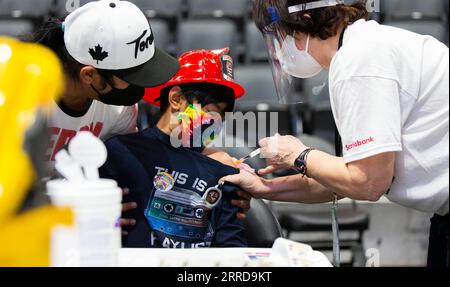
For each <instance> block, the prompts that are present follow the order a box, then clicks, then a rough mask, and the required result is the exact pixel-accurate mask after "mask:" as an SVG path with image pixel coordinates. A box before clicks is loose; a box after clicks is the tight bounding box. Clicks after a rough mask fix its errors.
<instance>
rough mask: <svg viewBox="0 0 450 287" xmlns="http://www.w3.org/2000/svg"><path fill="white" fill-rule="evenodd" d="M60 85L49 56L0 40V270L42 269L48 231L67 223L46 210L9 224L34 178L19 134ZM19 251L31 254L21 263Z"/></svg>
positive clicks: (52, 57) (34, 47)
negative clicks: (18, 267) (7, 266)
mask: <svg viewBox="0 0 450 287" xmlns="http://www.w3.org/2000/svg"><path fill="white" fill-rule="evenodd" d="M63 83H64V77H63V72H62V68H61V65H60V63H59V60H58V58H57V57H56V55H54V53H53V52H52V51H50V50H49V49H47V48H44V47H42V46H39V45H36V44H29V43H23V42H20V41H17V40H14V39H11V38H6V37H0V266H2V265H3V264H10V263H11V264H18V265H27V266H42V265H46V264H48V252H46V251H48V249H49V247H48V246H49V242H48V238H49V230H50V227H51V225H53V224H55V223H57V222H61V223H68V222H69V223H70V220H69V214H68V213H67V211H65V212H62V211H59V210H56V209H51V208H44V209H41V210H36V211H33V213H30V214H28V215H22V217H20V218H15V217H16V216H17V212H18V210H19V208H20V206H21V205H22V203H23V201H24V199H25V197H26V194H27V192H28V190H29V189H30V186H31V184H32V182H33V180H34V176H35V175H34V172H33V167H32V164H31V162H30V159H29V157H28V155H27V154H26V153H25V151H24V150H23V146H24V138H25V133H26V131H27V129H28V128H29V127H30V126H31V125H32V124H33V122H34V119H35V114H36V111H37V110H38V109H44V110H45V109H48V107H49V106H50V104H51V103H52V101H53V100H54V99H55V98H56V97H57V96H59V95H60V94H61V93H62V91H63V87H64V85H63ZM19 243H20V244H19ZM32 247H33V248H35V249H34V251H33V249H32ZM39 249H41V250H42V251H40V250H39ZM6 250H9V253H8V252H6ZM25 251H27V252H35V253H34V254H32V253H28V257H25V256H23V255H24V254H22V252H25ZM4 252H6V253H4ZM14 254H17V257H16V258H14ZM44 254H45V256H44ZM5 256H6V257H5ZM11 256H12V257H11ZM27 258H29V260H28V259H27ZM21 260H24V261H21ZM27 260H28V261H27Z"/></svg>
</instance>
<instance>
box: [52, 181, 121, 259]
mask: <svg viewBox="0 0 450 287" xmlns="http://www.w3.org/2000/svg"><path fill="white" fill-rule="evenodd" d="M47 191H48V195H49V196H50V198H51V201H52V203H53V204H54V205H56V206H64V207H71V208H72V209H73V211H74V214H75V227H74V228H72V229H67V228H62V227H60V228H56V229H55V231H54V235H53V242H52V265H53V266H58V267H73V266H80V267H116V266H118V265H119V262H118V258H119V251H120V248H121V229H120V216H121V211H122V205H121V202H122V190H121V189H120V188H119V187H118V186H117V183H116V182H115V181H113V180H97V181H80V182H69V181H66V180H55V181H50V182H48V183H47Z"/></svg>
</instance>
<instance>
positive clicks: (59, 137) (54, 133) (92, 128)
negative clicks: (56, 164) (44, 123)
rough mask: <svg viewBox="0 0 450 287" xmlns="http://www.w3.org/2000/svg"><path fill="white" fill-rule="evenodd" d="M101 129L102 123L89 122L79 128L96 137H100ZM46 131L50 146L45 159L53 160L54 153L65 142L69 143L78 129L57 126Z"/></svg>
mask: <svg viewBox="0 0 450 287" xmlns="http://www.w3.org/2000/svg"><path fill="white" fill-rule="evenodd" d="M102 130H103V123H102V122H97V123H95V124H94V123H91V124H90V125H88V126H84V127H82V128H80V130H79V131H80V132H84V131H86V132H91V133H92V134H94V136H96V137H100V133H101V132H102ZM48 133H49V136H50V146H49V147H48V149H47V153H46V154H45V157H44V160H45V161H54V160H55V156H56V154H57V153H58V152H59V151H60V150H61V149H62V148H63V147H64V146H65V145H67V144H69V142H70V140H71V139H72V138H74V137H75V136H76V135H77V133H78V131H76V130H68V129H63V128H58V127H50V128H49V129H48Z"/></svg>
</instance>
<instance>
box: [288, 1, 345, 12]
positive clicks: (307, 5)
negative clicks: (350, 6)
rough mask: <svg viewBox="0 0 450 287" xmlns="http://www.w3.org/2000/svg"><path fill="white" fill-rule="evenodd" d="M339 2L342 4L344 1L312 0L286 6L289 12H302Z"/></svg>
mask: <svg viewBox="0 0 450 287" xmlns="http://www.w3.org/2000/svg"><path fill="white" fill-rule="evenodd" d="M339 4H344V1H343V0H321V1H313V2H309V3H302V4H296V5H291V6H288V11H289V13H290V14H292V13H297V12H303V11H307V10H313V9H318V8H324V7H331V6H336V5H339Z"/></svg>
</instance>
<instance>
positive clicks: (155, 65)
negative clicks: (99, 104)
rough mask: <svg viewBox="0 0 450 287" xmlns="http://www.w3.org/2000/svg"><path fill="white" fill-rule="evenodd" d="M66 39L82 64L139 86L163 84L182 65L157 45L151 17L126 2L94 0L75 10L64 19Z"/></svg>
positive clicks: (68, 49) (74, 56)
mask: <svg viewBox="0 0 450 287" xmlns="http://www.w3.org/2000/svg"><path fill="white" fill-rule="evenodd" d="M64 42H65V45H66V49H67V51H68V52H69V54H70V55H71V56H72V57H73V58H74V59H75V60H76V61H78V62H79V63H81V64H83V65H90V66H93V67H95V68H97V69H102V70H110V71H112V72H113V74H114V75H116V76H117V77H119V78H120V79H122V80H124V81H126V82H128V83H130V84H133V85H136V86H140V87H146V88H147V87H154V86H159V85H161V84H164V83H165V82H167V81H169V80H170V79H171V78H172V77H173V76H174V75H175V74H176V73H177V72H178V69H179V66H180V65H179V62H178V60H177V59H176V58H174V57H172V56H170V55H168V54H167V53H165V52H163V51H161V50H159V49H158V48H156V47H155V41H154V35H153V31H152V29H151V27H150V23H149V21H148V19H147V18H146V17H145V15H144V13H143V12H142V11H141V10H140V9H139V8H138V7H137V6H136V5H134V4H133V3H131V2H127V1H119V0H100V1H93V2H89V3H87V4H86V5H84V6H82V7H80V8H78V9H76V10H75V11H74V12H72V13H71V14H69V16H67V18H66V20H65V22H64Z"/></svg>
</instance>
